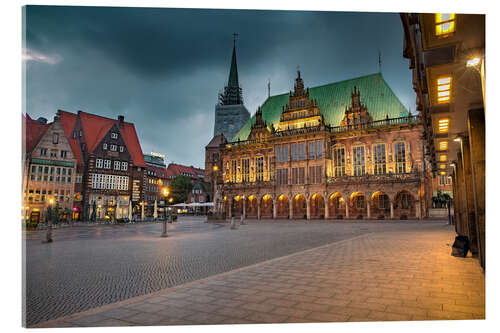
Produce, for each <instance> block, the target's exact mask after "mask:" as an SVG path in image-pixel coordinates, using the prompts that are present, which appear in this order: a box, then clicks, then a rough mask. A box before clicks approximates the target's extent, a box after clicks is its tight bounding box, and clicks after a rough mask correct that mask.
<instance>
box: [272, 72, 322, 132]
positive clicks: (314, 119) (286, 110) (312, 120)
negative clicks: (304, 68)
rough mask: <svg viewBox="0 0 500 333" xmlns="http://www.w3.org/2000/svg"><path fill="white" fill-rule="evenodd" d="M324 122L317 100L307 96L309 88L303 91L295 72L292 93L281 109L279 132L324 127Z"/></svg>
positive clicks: (298, 74)
mask: <svg viewBox="0 0 500 333" xmlns="http://www.w3.org/2000/svg"><path fill="white" fill-rule="evenodd" d="M324 125H325V120H324V118H323V116H322V115H321V113H320V110H319V107H318V102H317V100H314V99H311V98H310V96H309V88H307V89H304V82H303V81H302V78H301V77H300V71H297V78H296V79H295V85H294V92H293V93H292V92H291V91H290V94H289V102H288V104H287V105H286V106H284V107H283V108H282V111H281V116H280V123H279V129H278V130H279V131H286V130H290V129H298V128H306V127H317V126H324Z"/></svg>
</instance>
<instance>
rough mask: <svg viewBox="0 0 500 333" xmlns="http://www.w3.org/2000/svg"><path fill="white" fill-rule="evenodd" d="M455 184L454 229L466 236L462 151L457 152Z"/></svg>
mask: <svg viewBox="0 0 500 333" xmlns="http://www.w3.org/2000/svg"><path fill="white" fill-rule="evenodd" d="M456 171H457V174H456V177H455V178H456V182H455V184H456V186H457V191H456V192H457V193H456V194H457V197H456V200H455V209H456V211H457V212H456V215H457V221H456V224H457V225H456V226H457V228H456V230H457V233H458V234H459V235H461V236H468V233H467V230H468V227H467V219H465V213H466V209H467V208H466V203H465V184H464V172H463V163H462V153H460V152H458V153H457V163H456Z"/></svg>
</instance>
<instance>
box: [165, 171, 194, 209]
mask: <svg viewBox="0 0 500 333" xmlns="http://www.w3.org/2000/svg"><path fill="white" fill-rule="evenodd" d="M192 189H193V182H192V181H191V178H189V177H187V176H184V175H178V176H177V177H175V178H174V179H173V180H172V182H170V194H171V196H172V198H174V202H173V203H174V204H176V203H180V202H186V200H187V199H188V195H189V192H191V190H192Z"/></svg>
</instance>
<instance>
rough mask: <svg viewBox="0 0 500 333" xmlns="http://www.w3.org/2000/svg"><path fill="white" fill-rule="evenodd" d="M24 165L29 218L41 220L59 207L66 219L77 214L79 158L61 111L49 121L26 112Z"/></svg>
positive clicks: (25, 211)
mask: <svg viewBox="0 0 500 333" xmlns="http://www.w3.org/2000/svg"><path fill="white" fill-rule="evenodd" d="M22 121H23V125H24V129H25V131H24V136H23V137H24V138H25V140H24V147H23V148H24V149H23V150H24V152H25V154H24V159H23V160H24V168H23V206H22V207H23V213H22V218H23V219H24V220H26V221H28V220H29V221H31V222H35V223H38V222H39V221H44V220H45V219H46V217H47V210H48V208H49V207H50V208H51V209H58V213H59V215H60V216H61V217H62V218H63V219H71V218H74V216H73V211H74V207H73V197H74V185H75V175H76V166H77V165H76V159H75V156H74V154H73V151H72V149H71V146H70V144H69V142H68V140H67V138H66V135H65V133H64V130H63V126H62V124H61V118H60V116H59V115H56V116H55V117H54V121H53V122H51V123H49V124H47V122H46V120H45V119H39V120H33V119H31V117H30V116H29V115H28V114H27V115H26V116H24V115H23V120H22Z"/></svg>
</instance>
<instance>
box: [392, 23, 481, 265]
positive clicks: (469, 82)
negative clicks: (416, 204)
mask: <svg viewBox="0 0 500 333" xmlns="http://www.w3.org/2000/svg"><path fill="white" fill-rule="evenodd" d="M400 16H401V21H402V25H403V29H404V36H405V39H404V49H403V55H404V57H405V58H408V59H409V61H410V69H412V72H413V86H414V90H415V92H416V95H417V109H418V110H419V112H420V114H421V115H422V122H423V128H424V132H423V133H424V144H425V153H426V156H427V158H428V160H429V162H430V163H431V165H432V171H433V176H434V177H437V178H439V180H438V182H441V178H440V177H443V178H445V179H448V177H451V178H452V180H451V182H450V185H451V187H452V192H453V205H454V215H455V216H454V217H455V222H456V223H455V226H456V232H457V234H458V235H460V236H465V237H467V238H468V239H469V241H470V246H471V252H472V253H473V255H477V256H479V259H480V263H481V266H482V267H483V268H484V267H485V110H484V99H485V95H484V92H485V15H476V14H454V13H449V14H442V13H436V14H431V13H428V14H418V13H403V14H400Z"/></svg>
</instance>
